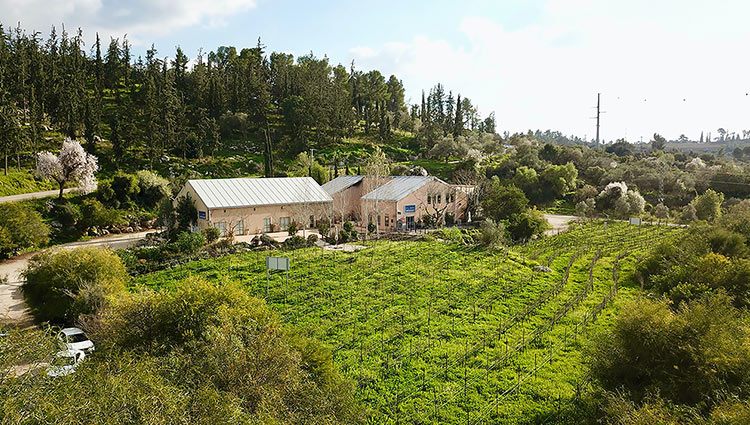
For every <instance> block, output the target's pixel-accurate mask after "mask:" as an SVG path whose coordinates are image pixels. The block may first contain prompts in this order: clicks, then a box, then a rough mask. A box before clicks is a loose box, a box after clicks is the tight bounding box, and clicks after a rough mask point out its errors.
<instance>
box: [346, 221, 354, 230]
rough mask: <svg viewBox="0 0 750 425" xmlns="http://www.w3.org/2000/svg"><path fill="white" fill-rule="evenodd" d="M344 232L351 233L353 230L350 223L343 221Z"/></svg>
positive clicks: (352, 225)
mask: <svg viewBox="0 0 750 425" xmlns="http://www.w3.org/2000/svg"><path fill="white" fill-rule="evenodd" d="M344 230H346V231H347V232H350V233H351V231H352V230H354V224H352V222H351V221H345V222H344Z"/></svg>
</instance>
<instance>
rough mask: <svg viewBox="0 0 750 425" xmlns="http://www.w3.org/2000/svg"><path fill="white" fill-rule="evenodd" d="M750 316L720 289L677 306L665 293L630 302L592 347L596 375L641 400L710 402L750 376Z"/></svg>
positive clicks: (610, 386) (741, 385) (736, 388)
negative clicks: (651, 397) (663, 297)
mask: <svg viewBox="0 0 750 425" xmlns="http://www.w3.org/2000/svg"><path fill="white" fill-rule="evenodd" d="M748 329H749V328H748V323H747V321H746V318H745V317H744V315H743V314H742V313H741V312H740V311H738V310H736V309H735V308H734V307H733V306H732V303H731V300H730V299H729V298H728V297H726V296H722V295H715V296H710V297H705V298H701V299H699V300H695V301H691V302H688V303H686V304H684V305H683V306H681V308H680V309H678V310H677V311H672V310H671V309H670V306H669V304H668V303H667V302H666V301H664V300H649V299H646V298H640V299H638V300H636V301H634V302H632V303H630V304H628V305H627V306H625V307H624V309H623V311H622V312H621V313H620V314H619V315H618V318H617V321H616V323H615V327H614V329H612V331H611V332H606V333H603V334H602V335H600V336H599V338H597V340H596V343H595V345H594V347H593V348H592V351H591V353H590V355H589V361H590V363H591V370H592V373H593V374H594V376H596V378H597V379H598V380H599V381H600V382H601V383H602V385H603V386H604V387H605V388H607V389H609V390H612V391H614V390H618V389H625V390H626V391H628V393H629V394H631V396H632V397H633V398H634V400H635V401H638V402H639V401H641V400H643V399H644V398H645V397H646V396H647V395H649V394H652V395H656V394H658V395H660V396H662V397H664V398H666V399H667V400H670V401H672V402H674V403H680V404H688V405H699V404H703V403H706V404H710V403H712V402H713V400H715V397H716V396H718V395H721V394H726V393H730V394H731V393H733V394H737V393H741V392H743V391H746V390H747V389H748V385H749V384H750V346H749V345H748V344H747V341H748V338H750V334H748Z"/></svg>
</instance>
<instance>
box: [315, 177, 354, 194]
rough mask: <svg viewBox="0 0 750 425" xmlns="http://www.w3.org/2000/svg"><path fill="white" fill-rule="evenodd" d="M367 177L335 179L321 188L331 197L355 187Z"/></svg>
mask: <svg viewBox="0 0 750 425" xmlns="http://www.w3.org/2000/svg"><path fill="white" fill-rule="evenodd" d="M363 178H365V176H338V177H336V178H335V179H333V180H331V181H329V182H328V183H326V184H324V185H323V186H321V187H322V188H323V190H325V191H326V192H328V194H329V195H333V194H334V193H338V192H341V191H342V190H344V189H347V188H349V187H352V186H354V185H355V184H357V183H359V182H361V181H362V179H363Z"/></svg>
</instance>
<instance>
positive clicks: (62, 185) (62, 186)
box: [57, 182, 65, 201]
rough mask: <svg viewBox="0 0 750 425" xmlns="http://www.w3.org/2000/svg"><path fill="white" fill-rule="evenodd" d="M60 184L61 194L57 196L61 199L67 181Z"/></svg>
mask: <svg viewBox="0 0 750 425" xmlns="http://www.w3.org/2000/svg"><path fill="white" fill-rule="evenodd" d="M59 184H60V195H59V196H58V197H57V199H59V200H61V201H62V199H63V189H64V188H65V182H59Z"/></svg>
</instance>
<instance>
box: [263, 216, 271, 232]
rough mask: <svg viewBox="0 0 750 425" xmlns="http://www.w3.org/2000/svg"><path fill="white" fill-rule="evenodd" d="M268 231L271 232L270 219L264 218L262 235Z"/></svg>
mask: <svg viewBox="0 0 750 425" xmlns="http://www.w3.org/2000/svg"><path fill="white" fill-rule="evenodd" d="M270 231H271V219H270V218H264V219H263V233H268V232H270Z"/></svg>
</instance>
